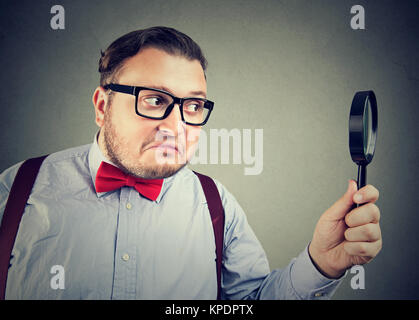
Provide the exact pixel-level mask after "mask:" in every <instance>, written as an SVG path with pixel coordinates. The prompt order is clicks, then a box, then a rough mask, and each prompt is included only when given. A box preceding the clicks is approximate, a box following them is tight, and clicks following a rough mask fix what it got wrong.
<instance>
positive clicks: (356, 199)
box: [354, 193, 362, 202]
mask: <svg viewBox="0 0 419 320" xmlns="http://www.w3.org/2000/svg"><path fill="white" fill-rule="evenodd" d="M361 200H362V194H360V193H357V194H356V195H355V196H354V201H355V202H361Z"/></svg>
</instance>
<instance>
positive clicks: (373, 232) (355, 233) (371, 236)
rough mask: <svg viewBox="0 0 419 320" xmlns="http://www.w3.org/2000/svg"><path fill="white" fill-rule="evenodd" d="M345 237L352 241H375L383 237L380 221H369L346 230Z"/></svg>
mask: <svg viewBox="0 0 419 320" xmlns="http://www.w3.org/2000/svg"><path fill="white" fill-rule="evenodd" d="M345 239H346V240H348V241H351V242H361V241H367V242H375V241H378V240H380V239H381V229H380V225H379V224H378V223H368V224H364V225H362V226H359V227H354V228H349V229H346V231H345Z"/></svg>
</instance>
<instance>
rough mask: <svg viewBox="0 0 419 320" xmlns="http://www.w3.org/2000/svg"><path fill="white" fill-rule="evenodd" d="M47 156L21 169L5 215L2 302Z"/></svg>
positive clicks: (0, 262) (0, 257) (1, 255)
mask: <svg viewBox="0 0 419 320" xmlns="http://www.w3.org/2000/svg"><path fill="white" fill-rule="evenodd" d="M46 157H47V155H45V156H42V157H38V158H31V159H28V160H26V161H25V162H24V163H23V164H22V165H21V166H20V168H19V170H18V172H17V174H16V177H15V180H14V181H13V185H12V188H11V189H10V193H9V198H8V199H7V203H6V207H5V209H4V213H3V219H2V221H1V226H0V244H1V250H0V300H4V297H5V294H6V282H7V272H8V271H9V264H10V256H11V254H12V250H13V246H14V243H15V238H16V234H17V230H18V228H19V224H20V220H21V218H22V215H23V211H24V209H25V206H26V202H27V200H28V198H29V195H30V193H31V191H32V187H33V184H34V182H35V179H36V176H37V175H38V171H39V168H40V167H41V164H42V162H43V161H44V159H45V158H46Z"/></svg>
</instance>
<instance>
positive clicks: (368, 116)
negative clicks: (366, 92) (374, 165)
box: [363, 98, 372, 155]
mask: <svg viewBox="0 0 419 320" xmlns="http://www.w3.org/2000/svg"><path fill="white" fill-rule="evenodd" d="M363 119H364V121H363V122H364V123H363V126H364V141H363V142H364V143H363V144H364V154H365V155H368V154H371V151H372V150H371V138H372V111H371V104H370V99H369V98H367V99H366V101H365V108H364V116H363Z"/></svg>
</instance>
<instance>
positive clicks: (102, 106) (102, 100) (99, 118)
mask: <svg viewBox="0 0 419 320" xmlns="http://www.w3.org/2000/svg"><path fill="white" fill-rule="evenodd" d="M108 99H109V96H108V95H107V94H106V91H105V89H103V87H97V88H96V90H95V92H94V93H93V97H92V102H93V106H94V108H95V122H96V124H97V125H98V126H99V127H100V128H101V127H102V126H103V124H104V122H105V110H106V107H107V105H108Z"/></svg>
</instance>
